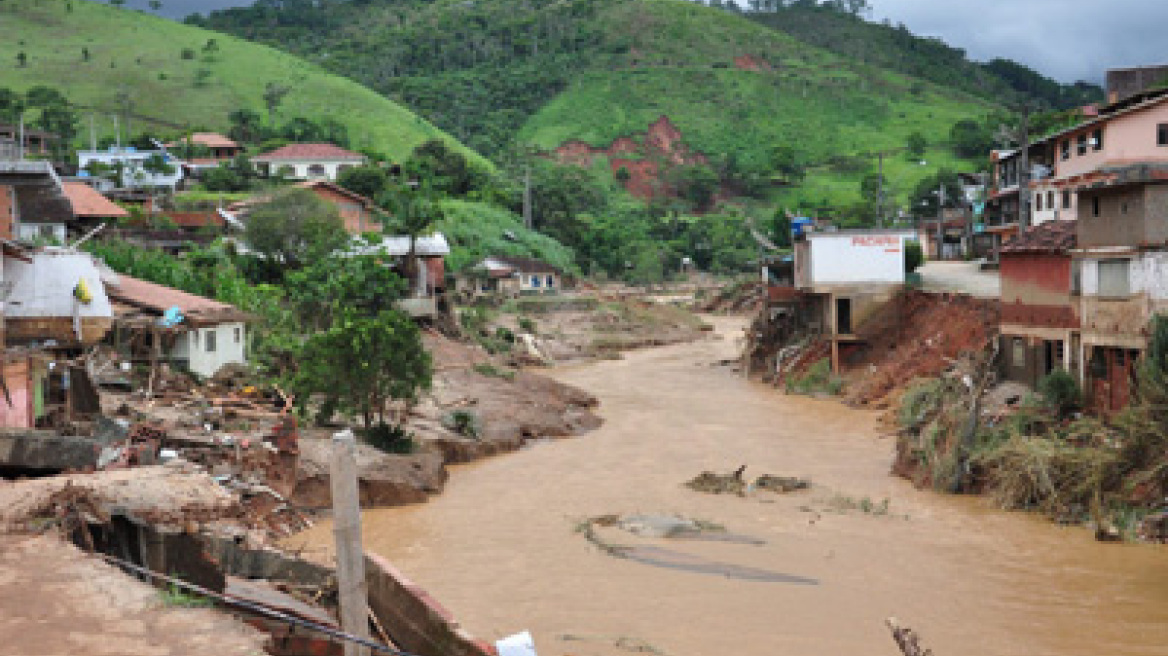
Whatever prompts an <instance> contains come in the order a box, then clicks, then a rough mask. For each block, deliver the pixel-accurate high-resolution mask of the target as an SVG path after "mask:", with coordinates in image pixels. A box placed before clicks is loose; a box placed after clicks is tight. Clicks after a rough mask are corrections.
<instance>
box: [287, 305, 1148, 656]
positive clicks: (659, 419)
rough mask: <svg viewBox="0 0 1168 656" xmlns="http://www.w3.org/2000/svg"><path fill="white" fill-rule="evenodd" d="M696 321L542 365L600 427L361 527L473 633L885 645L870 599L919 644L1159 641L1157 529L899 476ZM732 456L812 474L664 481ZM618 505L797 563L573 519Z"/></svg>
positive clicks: (856, 419)
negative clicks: (1077, 523) (724, 534)
mask: <svg viewBox="0 0 1168 656" xmlns="http://www.w3.org/2000/svg"><path fill="white" fill-rule="evenodd" d="M714 321H715V323H716V325H717V328H718V334H719V335H722V336H723V339H721V340H716V341H715V340H711V341H704V342H699V343H695V344H686V345H678V346H670V347H664V348H658V349H652V350H645V351H640V352H636V353H632V354H629V355H627V356H626V358H625V359H624V360H620V361H611V362H602V363H597V364H588V365H579V366H575V367H570V368H563V369H557V370H555V371H553V374H554V375H555V376H556V377H557V378H559V379H561V380H563V381H565V382H568V383H572V384H575V385H578V386H580V387H582V388H584V389H587V390H589V391H590V392H592V393H594V394H596V395H597V396H598V397H599V398H600V401H601V406H600V412H601V414H602V415H603V416H604V418H605V420H606V423H605V425H604V426H603V427H601V428H600V429H599V430H597V431H595V432H592V433H589V434H587V435H584V436H581V437H579V438H573V439H566V440H557V441H554V442H551V441H549V442H539V443H535V444H533V445H531V446H530V447H528V448H526V449H524V450H522V451H520V452H518V453H514V454H509V455H505V456H500V457H496V458H493V459H490V460H486V461H482V462H478V463H475V464H471V465H465V466H460V467H457V468H455V469H454V470H453V472H452V475H451V479H450V482H449V484H448V486H447V488H446V491H445V492H444V493H443V494H442V495H441V496H439V497H436V498H434V499H433V500H431V501H430V502H428V503H426V504H422V505H417V506H412V507H405V508H396V509H387V510H377V511H370V512H367V513H366V514H365V516H364V518H365V521H364V531H365V541H366V547H367V548H369V549H372V550H374V551H376V552H378V553H380V554H382V555H384V556H386V557H387V558H389V559H390V560H391V561H392V562H394V563H395V564H396V565H397V566H398V567H400V568H401V569H402V570H404V571H405V572H406V573H407V574H408V575H410V576H411V577H412V578H413V579H414V580H416V581H417V582H418V583H420V584H421V585H422V586H423V587H425V588H426V589H427V590H428V591H429V592H430V593H431V594H432V595H434V596H435V597H436V598H437V599H440V600H441V601H442V603H443V604H444V605H445V606H447V607H448V608H449V609H450V610H451V611H452V612H453V613H454V615H455V616H456V617H458V618H459V620H460V621H461V623H462V624H463V625H464V626H465V627H466V628H467V629H468V630H470V632H471V633H472V634H474V635H476V636H478V637H481V638H484V639H488V640H494V639H497V638H499V637H502V636H505V635H508V634H510V633H514V632H517V631H520V630H524V629H529V630H531V631H532V633H533V634H534V636H535V639H536V646H537V648H538V649H539V651H540V653H541V654H543V655H544V656H549V655H555V654H575V655H577V656H589V655H592V654H596V655H601V654H603V655H609V654H612V655H616V654H630V653H636V650H637V649H642V650H645V649H652V650H655V651H656V652H657V653H663V654H670V655H676V656H687V655H709V656H714V655H721V654H742V655H745V656H763V655H767V656H784V655H791V656H796V655H811V654H826V655H831V656H837V655H840V656H843V655H861V654H863V655H888V656H895V655H896V654H898V653H899V652H898V650H897V649H896V647H895V645H894V644H893V642H892V640H891V638H890V637H889V633H888V630H887V629H886V628H885V627H884V625H883V622H884V619H885V618H886V617H888V616H896V617H897V618H899V619H900V620H901V622H902V623H903V624H906V625H908V626H911V627H913V628H914V629H916V630H917V632H918V633H920V634H921V635H922V637H923V641H922V642H923V643H924V644H925V645H927V646H929V647H931V648H932V649H933V650H934V652H935V653H936V654H937V656H974V655H976V656H1008V655H1017V656H1046V655H1049V656H1077V655H1082V656H1104V655H1107V656H1137V655H1140V656H1152V655H1156V656H1165V655H1168V551H1166V550H1165V549H1164V548H1162V547H1154V546H1146V545H1108V544H1100V543H1097V542H1095V541H1094V539H1093V538H1092V536H1091V534H1090V533H1089V532H1088V531H1086V530H1083V529H1080V528H1060V527H1058V526H1055V525H1053V524H1051V523H1048V522H1046V521H1044V520H1042V519H1040V518H1036V517H1032V516H1028V515H1025V514H1019V513H1004V512H1000V511H997V510H994V509H992V508H990V507H989V506H988V504H987V502H986V501H985V500H983V499H977V498H955V497H949V496H942V495H937V494H933V493H931V492H923V491H917V490H915V489H913V487H912V486H911V485H909V484H908V483H906V482H904V481H902V480H899V479H896V478H893V477H891V476H889V474H888V469H889V464H890V460H891V454H892V450H893V438H891V437H885V436H881V435H880V429H879V427H878V424H877V422H876V416H875V414H874V413H870V412H866V411H857V410H852V409H848V408H845V407H844V406H842V405H840V404H839V403H838V402H835V401H831V400H816V399H809V398H803V397H794V396H784V395H783V394H781V393H779V392H777V391H775V390H774V389H771V388H767V387H764V386H760V385H757V384H754V383H750V382H748V381H745V380H743V379H742V378H741V377H739V376H738V375H737V374H735V373H733V372H732V371H730V370H729V369H728V368H726V367H721V366H717V365H716V363H717V362H718V361H719V360H721V359H723V358H729V357H733V356H734V354H735V352H736V348H737V347H736V345H735V343H734V335H735V334H737V333H740V331H741V327H742V323H741V321H738V320H734V319H715V320H714ZM740 465H747V470H746V475H747V476H748V477H750V476H757V475H760V474H763V473H771V474H778V475H796V476H805V477H808V478H810V479H812V480H813V482H814V486H813V487H812V489H811V490H808V491H803V492H796V493H792V494H787V495H777V494H772V493H769V492H761V491H756V492H752V493H750V494H749V495H747V496H746V497H738V496H727V495H721V496H716V495H708V494H702V493H698V492H695V491H693V490H690V489H688V488H686V487H684V486H683V483H684V482H685V481H687V480H688V479H690V478H692V477H693V476H695V475H697V474H698V473H700V472H701V471H703V470H714V471H719V472H728V471H732V470H734V469H735V468H737V467H738V466H740ZM865 498H866V499H868V500H869V501H870V502H871V503H870V504H867V503H865V502H864V501H863V500H864V499H865ZM884 500H887V512H886V513H883V512H882V511H881V510H880V508H881V507H882V506H883V504H884ZM865 508H875V510H869V511H866V510H865ZM628 513H667V514H677V515H682V516H686V517H690V518H696V519H700V520H704V521H708V522H712V523H716V524H718V525H721V526H723V527H725V529H726V530H727V531H729V532H730V533H733V534H735V535H739V536H748V537H750V538H754V539H755V540H754V541H753V542H755V543H751V541H709V542H704V541H703V542H696V541H678V540H663V539H659V540H652V539H645V538H640V537H637V536H633V535H629V534H625V533H622V532H620V531H616V530H615V529H611V530H609V531H608V532H606V533H605V536H606V539H609V540H612V541H615V542H618V543H621V544H627V545H639V546H650V547H658V548H662V549H668V550H669V551H670V552H673V553H675V555H681V556H683V557H684V558H685V559H686V560H687V562H707V563H708V562H713V563H718V564H723V565H727V566H730V567H731V568H739V569H741V568H750V569H751V571H765V572H771V573H775V574H781V575H785V576H789V577H791V580H792V581H799V580H807V579H809V580H811V581H812V583H810V584H808V583H806V582H804V583H797V582H782V581H784V580H786V579H784V578H783V577H776V578H775V579H774V580H771V579H765V578H764V580H750V579H744V578H741V577H727V576H723V575H720V574H718V573H717V572H716V571H715V573H698V572H695V571H692V569H686V568H681V569H678V568H664V567H656V566H653V565H652V564H646V563H645V562H638V561H636V560H629V559H620V558H614V557H612V556H611V555H609V554H607V553H605V552H603V551H602V550H600V549H598V548H597V547H595V546H593V545H592V544H590V543H589V542H588V541H586V540H585V539H584V537H583V536H582V535H581V534H580V533H578V532H577V531H576V528H577V527H578V526H579V525H580V522H581V521H582V520H585V519H586V518H589V517H593V516H597V515H603V514H628ZM329 529H330V527H329V526H328V525H327V524H321V525H318V526H317V527H316V528H315V529H313V531H311V532H310V533H308V534H306V535H305V537H306V538H307V542H308V543H309V545H310V548H325V546H326V545H327V544H328V543H329V542H330V541H331V531H330V530H329ZM758 541H762V542H763V544H757V542H758ZM640 653H653V652H645V651H642V652H640Z"/></svg>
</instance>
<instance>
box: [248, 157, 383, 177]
mask: <svg viewBox="0 0 1168 656" xmlns="http://www.w3.org/2000/svg"><path fill="white" fill-rule="evenodd" d="M261 161H262V163H263V164H265V165H267V167H268V175H276V174H277V173H279V171H280V169H282V168H284V167H286V166H287V167H289V168H291V169H292V173H291V175H290V176H289V177H293V178H300V179H304V180H336V179H337V177H338V176H339V175H340V174H341V171H342V170H343V169H344V168H345V167H354V166H361V165H362V163H363V162H358V161H354V160H345V161H331V162H330V161H323V160H278V161H276V160H273V161H266V160H261ZM314 164H318V165H320V166H323V167H324V175H313V174H310V173H309V172H308V169H309V167H311V166H312V165H314Z"/></svg>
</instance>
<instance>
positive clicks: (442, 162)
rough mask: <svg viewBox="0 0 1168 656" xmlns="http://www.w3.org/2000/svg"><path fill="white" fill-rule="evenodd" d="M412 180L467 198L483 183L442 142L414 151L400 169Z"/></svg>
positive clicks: (474, 170) (477, 173) (473, 169)
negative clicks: (468, 194)
mask: <svg viewBox="0 0 1168 656" xmlns="http://www.w3.org/2000/svg"><path fill="white" fill-rule="evenodd" d="M403 168H404V170H405V173H406V175H407V176H409V177H410V178H411V179H413V180H417V181H425V183H426V184H428V185H430V188H431V189H433V190H434V191H437V192H441V193H444V194H448V195H451V196H466V195H467V193H469V192H470V191H471V190H472V189H476V188H478V187H479V186H480V185H482V183H483V182H484V178H485V176H484V174H483V172H482V171H479V170H478V169H477V168H476V167H474V166H472V165H471V163H470V162H469V161H468V160H467V158H466V155H463V154H462V153H461V152H459V151H457V150H455V149H453V148H451V147H450V146H449V145H448V144H447V143H446V141H445V140H444V139H430V140H428V141H426V142H425V143H423V144H422V145H420V146H418V147H417V148H415V149H414V151H413V153H411V154H410V158H409V159H408V160H406V163H405V166H404V167H403Z"/></svg>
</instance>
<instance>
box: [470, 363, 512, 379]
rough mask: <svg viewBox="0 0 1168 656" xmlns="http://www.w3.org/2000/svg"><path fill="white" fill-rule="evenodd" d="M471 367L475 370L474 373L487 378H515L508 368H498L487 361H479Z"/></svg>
mask: <svg viewBox="0 0 1168 656" xmlns="http://www.w3.org/2000/svg"><path fill="white" fill-rule="evenodd" d="M473 369H474V370H475V373H477V374H479V375H480V376H486V377H488V378H502V379H503V380H515V372H514V371H511V370H509V369H500V368H498V367H496V366H495V365H493V364H490V363H488V362H480V363H479V364H476V365H475V366H474V367H473Z"/></svg>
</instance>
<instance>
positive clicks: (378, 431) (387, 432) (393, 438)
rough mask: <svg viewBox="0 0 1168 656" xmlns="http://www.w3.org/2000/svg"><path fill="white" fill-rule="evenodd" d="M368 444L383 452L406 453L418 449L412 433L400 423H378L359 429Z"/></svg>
mask: <svg viewBox="0 0 1168 656" xmlns="http://www.w3.org/2000/svg"><path fill="white" fill-rule="evenodd" d="M361 437H362V438H364V440H365V443H366V444H368V445H369V446H371V447H373V448H375V449H377V450H379V451H384V452H385V453H393V454H400V455H408V454H411V453H414V452H415V451H417V450H418V444H417V442H416V441H415V440H414V434H413V433H412V432H410V431H407V430H406V429H405V428H404V427H403V426H402V425H401V424H386V423H379V424H374V425H373V426H370V427H369V428H367V429H365V430H363V431H361Z"/></svg>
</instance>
